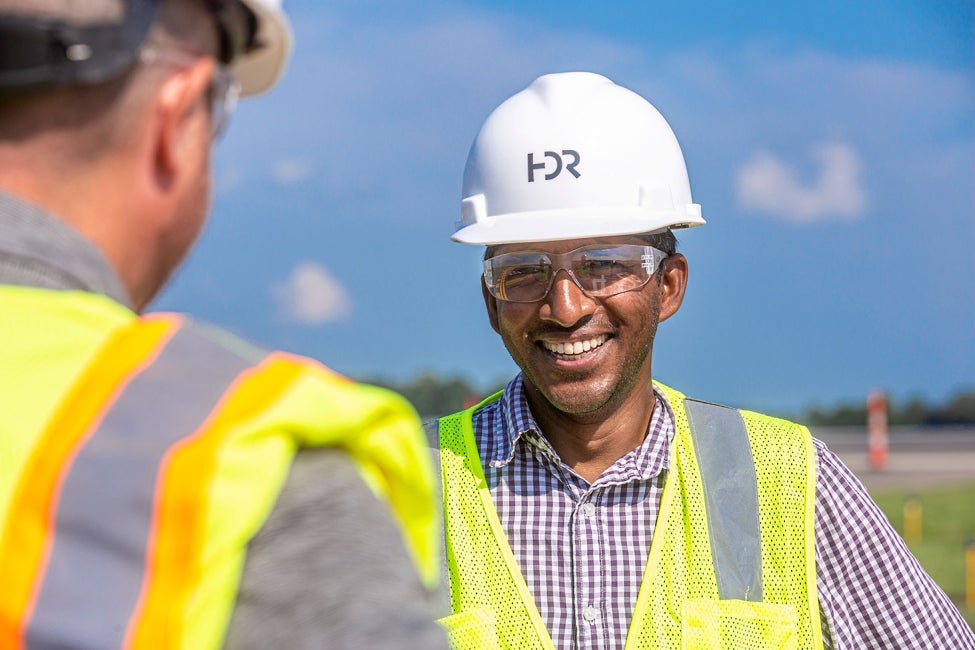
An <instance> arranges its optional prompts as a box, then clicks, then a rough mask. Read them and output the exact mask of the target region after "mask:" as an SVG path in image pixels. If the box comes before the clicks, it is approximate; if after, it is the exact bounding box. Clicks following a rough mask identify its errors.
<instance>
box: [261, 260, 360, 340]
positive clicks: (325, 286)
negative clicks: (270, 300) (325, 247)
mask: <svg viewBox="0 0 975 650" xmlns="http://www.w3.org/2000/svg"><path fill="white" fill-rule="evenodd" d="M271 294H272V296H273V297H274V299H275V301H276V302H277V303H278V307H279V313H280V314H281V315H282V316H283V317H284V319H285V320H288V321H291V322H294V323H299V324H301V325H322V324H324V323H331V322H336V321H341V320H345V319H346V318H348V316H349V315H350V314H351V313H352V300H351V299H350V298H349V295H348V293H347V292H346V290H345V288H344V287H343V286H342V285H341V284H340V283H339V281H338V280H336V279H335V278H334V277H333V276H332V274H331V273H329V272H328V271H327V270H326V269H325V268H324V267H323V266H321V265H319V264H315V263H314V262H302V263H300V264H298V265H297V266H296V267H295V268H294V270H293V271H292V272H291V276H290V277H289V278H288V279H287V281H285V282H283V283H278V284H275V285H274V286H273V287H272V288H271Z"/></svg>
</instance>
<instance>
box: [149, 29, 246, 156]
mask: <svg viewBox="0 0 975 650" xmlns="http://www.w3.org/2000/svg"><path fill="white" fill-rule="evenodd" d="M199 60H200V57H199V56H197V55H195V54H190V53H189V52H180V51H178V50H169V49H159V48H156V47H153V46H146V47H143V48H142V49H141V50H140V51H139V61H141V62H142V63H143V64H145V65H152V64H164V65H166V64H168V65H174V66H178V67H183V68H188V67H190V66H192V65H194V64H196V62H197V61H199ZM239 96H240V84H239V83H238V82H237V80H236V79H235V78H234V76H233V75H232V74H231V73H230V70H229V69H228V68H227V66H226V65H224V64H222V63H218V64H217V67H216V70H215V71H214V73H213V79H212V80H211V81H210V89H209V99H210V137H211V139H213V140H217V139H219V138H220V136H221V135H223V132H224V131H225V130H226V129H227V125H228V124H230V118H231V116H232V115H233V114H234V109H235V108H236V106H237V99H238V97H239Z"/></svg>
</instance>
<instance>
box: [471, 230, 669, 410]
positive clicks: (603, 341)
mask: <svg viewBox="0 0 975 650" xmlns="http://www.w3.org/2000/svg"><path fill="white" fill-rule="evenodd" d="M597 244H598V245H619V244H645V240H644V239H642V238H641V237H639V236H636V235H628V236H621V237H606V238H598V239H588V240H578V239H577V240H569V241H560V242H545V243H530V244H505V245H501V246H498V247H496V248H495V249H493V250H492V255H498V254H502V253H511V252H517V251H526V250H533V251H543V252H547V253H552V254H559V253H565V252H567V251H571V250H574V249H577V248H579V247H580V246H589V245H597ZM686 278H687V262H686V260H685V259H684V257H683V256H682V255H679V254H674V255H671V256H670V257H668V258H667V259H665V260H664V262H663V264H662V265H661V266H660V268H659V269H658V270H657V272H656V273H655V274H654V276H653V277H651V278H650V281H649V282H648V283H647V284H646V285H644V286H643V287H641V288H639V289H636V290H633V291H626V292H624V293H619V294H616V295H613V296H607V297H603V298H593V297H591V296H589V295H587V294H585V293H584V292H583V291H582V290H581V289H580V288H579V287H578V286H577V285H576V284H575V283H574V282H573V281H572V279H571V278H570V277H569V276H568V274H567V273H566V271H564V270H561V271H559V272H558V274H557V275H556V277H555V281H554V284H553V285H552V288H551V289H550V291H549V293H548V295H546V296H545V297H544V298H543V299H542V300H539V301H537V302H532V303H515V302H506V301H503V300H498V299H496V298H494V297H493V296H492V295H491V294H490V293H489V292H488V291H487V289H486V287H483V283H482V287H483V289H484V301H485V305H486V307H487V311H488V317H489V318H490V320H491V326H492V327H493V328H494V329H495V331H496V332H498V334H500V335H501V339H502V341H504V345H505V347H506V348H507V349H508V352H509V354H511V357H512V359H514V361H515V363H517V364H518V367H519V368H521V370H522V372H523V373H524V375H525V378H526V379H527V381H526V391H527V392H528V400H529V404H530V405H531V407H532V410H533V412H534V413H536V416H537V415H538V414H540V410H546V411H550V412H551V413H552V414H553V415H558V414H561V415H562V416H569V417H570V418H571V419H577V420H585V421H593V420H601V419H607V418H608V417H610V416H611V415H612V414H613V413H615V412H617V411H618V410H619V409H620V408H621V406H623V405H624V404H626V403H632V402H633V401H637V402H641V401H643V400H646V401H650V400H652V399H653V397H652V392H651V390H650V380H651V370H650V368H651V357H652V348H653V340H654V337H655V336H656V333H657V326H658V325H659V323H660V321H662V320H665V319H666V318H669V317H670V316H671V315H673V314H674V313H675V312H676V311H677V309H678V308H679V307H680V303H681V300H682V299H683V295H684V286H685V283H686Z"/></svg>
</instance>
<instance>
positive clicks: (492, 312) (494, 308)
mask: <svg viewBox="0 0 975 650" xmlns="http://www.w3.org/2000/svg"><path fill="white" fill-rule="evenodd" d="M481 296H483V297H484V306H485V307H486V308H487V315H488V320H489V321H490V322H491V328H492V329H493V330H494V331H495V332H497V333H498V334H500V333H501V330H500V329H498V299H497V298H495V297H494V296H492V295H491V292H490V291H488V288H487V285H486V284H484V276H481Z"/></svg>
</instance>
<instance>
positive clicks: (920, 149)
mask: <svg viewBox="0 0 975 650" xmlns="http://www.w3.org/2000/svg"><path fill="white" fill-rule="evenodd" d="M285 7H286V9H287V10H288V11H289V13H290V15H291V17H292V20H293V23H294V26H295V32H296V48H295V52H294V57H293V58H292V60H291V63H290V66H289V69H288V72H287V74H286V77H285V79H284V80H283V82H282V83H281V84H280V86H279V87H278V88H276V89H275V90H274V91H273V92H272V93H271V94H269V95H266V96H263V97H260V98H257V99H253V100H249V101H247V102H244V103H242V104H241V106H240V107H239V108H238V112H237V115H236V116H235V118H234V122H233V124H232V125H231V128H230V130H229V132H228V133H227V135H226V136H225V139H224V141H222V142H221V143H220V144H219V145H218V149H217V155H216V163H215V177H216V192H215V202H214V210H213V214H212V218H211V221H210V224H209V227H208V230H207V232H206V233H205V234H204V236H203V238H202V239H201V241H200V243H199V245H198V247H197V249H196V250H195V252H194V253H193V254H192V255H191V257H190V259H189V260H188V263H187V265H186V266H185V267H184V268H183V269H182V270H181V271H180V272H179V273H178V274H177V275H176V277H175V278H174V280H173V282H172V283H171V284H170V286H169V287H168V288H167V289H166V290H165V292H164V293H163V295H162V296H161V297H160V299H159V300H157V302H156V304H155V305H154V308H155V309H159V310H179V311H188V312H191V313H193V314H195V315H196V316H197V317H199V318H201V319H204V320H208V321H211V322H214V323H217V324H219V325H223V326H225V327H228V328H229V329H231V330H233V331H235V332H237V333H238V334H241V335H243V336H245V337H247V338H249V339H251V340H254V341H255V342H257V343H259V344H262V345H264V346H268V347H275V348H283V349H286V350H290V351H293V352H298V353H301V354H306V355H309V356H312V357H315V358H317V359H319V360H321V361H323V362H324V363H325V364H326V365H328V366H330V367H332V368H333V369H335V370H337V371H339V372H342V373H345V374H349V375H352V376H354V377H378V376H384V377H387V378H389V379H392V380H396V381H402V380H406V379H409V378H411V377H414V376H416V375H418V374H420V373H421V372H425V371H433V372H436V373H439V374H442V375H447V376H450V375H459V376H462V377H465V378H467V379H468V380H469V381H471V382H472V383H473V384H475V385H477V386H481V387H484V388H487V387H490V386H493V385H495V384H497V383H499V382H501V381H503V380H505V379H507V378H509V377H510V376H512V375H513V374H514V372H515V371H516V368H515V366H514V364H513V363H512V362H511V361H510V359H509V358H508V355H507V353H506V351H505V349H504V347H503V346H502V345H501V342H500V340H499V339H498V338H497V336H496V335H495V334H494V332H493V331H492V330H491V329H490V327H489V325H488V322H487V319H486V317H485V314H484V308H483V304H482V301H481V296H480V290H479V285H478V282H479V275H478V274H479V260H480V256H481V253H482V249H481V248H480V247H472V246H463V245H460V244H454V243H452V242H450V240H449V237H450V234H451V233H452V232H453V228H454V223H455V221H456V220H457V219H458V218H459V205H460V184H461V176H462V172H463V167H464V161H465V159H466V156H467V151H468V148H469V147H470V144H471V142H472V140H473V138H474V136H475V134H476V133H477V130H478V129H479V128H480V125H481V123H482V122H483V120H484V119H485V118H486V117H487V115H488V114H489V113H490V112H491V110H493V109H494V107H495V106H497V105H498V104H499V103H500V102H501V101H503V100H504V99H506V98H507V97H508V96H510V95H512V94H514V93H515V92H518V91H519V90H521V89H522V88H524V87H525V86H527V85H528V84H529V83H531V81H532V80H533V79H534V78H535V77H537V76H539V75H541V74H545V73H549V72H558V71H567V70H587V71H592V72H598V73H601V74H604V75H606V76H608V77H609V78H611V79H613V80H614V81H616V82H617V83H619V84H621V85H624V86H626V87H628V88H631V89H632V90H634V91H636V92H638V93H640V94H641V95H643V96H644V97H646V98H647V99H648V100H650V101H651V102H652V103H653V104H654V105H655V106H656V107H657V108H658V109H659V110H660V111H661V112H662V113H663V115H664V116H665V117H666V118H667V120H668V121H669V122H670V124H671V126H672V127H673V128H674V131H675V132H676V134H677V137H678V139H679V140H680V142H681V145H682V147H683V150H684V156H685V158H686V160H687V166H688V171H689V174H690V178H691V189H692V193H693V196H694V200H695V201H696V202H697V203H700V204H701V205H702V210H703V216H704V218H705V219H706V220H707V221H708V223H707V225H706V226H703V227H701V228H696V229H693V230H690V231H685V232H684V233H681V234H680V236H679V240H680V249H681V250H682V252H684V253H685V254H686V255H687V256H688V259H689V262H690V268H691V277H690V285H689V288H688V295H687V298H686V300H685V303H684V306H683V308H682V309H681V311H680V313H678V314H677V316H675V317H674V318H672V319H671V320H669V321H667V322H666V323H664V324H663V325H662V327H661V330H660V333H659V334H658V338H657V342H656V346H655V351H654V375H655V377H656V378H658V379H660V380H661V381H664V382H665V383H669V384H671V385H673V386H674V387H676V388H679V389H681V390H683V391H684V392H686V393H688V394H693V395H694V396H697V397H700V398H702V399H708V400H711V401H717V402H722V403H727V404H732V405H736V406H743V407H749V408H757V409H762V410H771V411H773V412H798V411H799V410H801V409H803V408H805V407H808V406H810V405H813V404H821V405H831V404H835V403H837V402H839V401H861V400H863V399H864V398H865V396H866V394H867V392H868V391H870V390H872V389H876V388H880V389H883V390H886V391H887V392H888V394H889V395H890V396H891V397H893V398H894V399H906V398H909V397H913V396H920V397H923V398H926V399H929V400H932V401H942V400H945V399H947V398H949V397H950V396H951V395H952V394H954V393H955V392H956V391H958V390H961V389H971V388H975V323H973V321H975V261H973V259H975V258H973V254H972V249H973V247H975V3H973V2H971V0H966V1H960V0H952V1H945V2H940V1H936V0H924V1H921V0H912V1H907V0H900V1H898V0H885V1H880V0H862V1H859V2H856V3H851V2H848V1H846V0H843V1H839V0H825V1H821V2H817V3H782V2H774V3H773V2H766V1H754V0H753V1H747V0H746V1H743V2H738V3H734V4H730V3H701V2H646V1H643V2H615V3H595V2H569V1H562V2H555V1H548V0H545V1H538V2H532V3H526V2H516V1H514V0H496V1H487V0H466V1H454V2H449V3H448V2H435V1H432V0H414V1H411V2H396V1H392V0H391V1H384V2H378V1H372V0H357V1H353V0H343V1H338V2H321V1H320V0H288V1H286V3H285Z"/></svg>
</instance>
